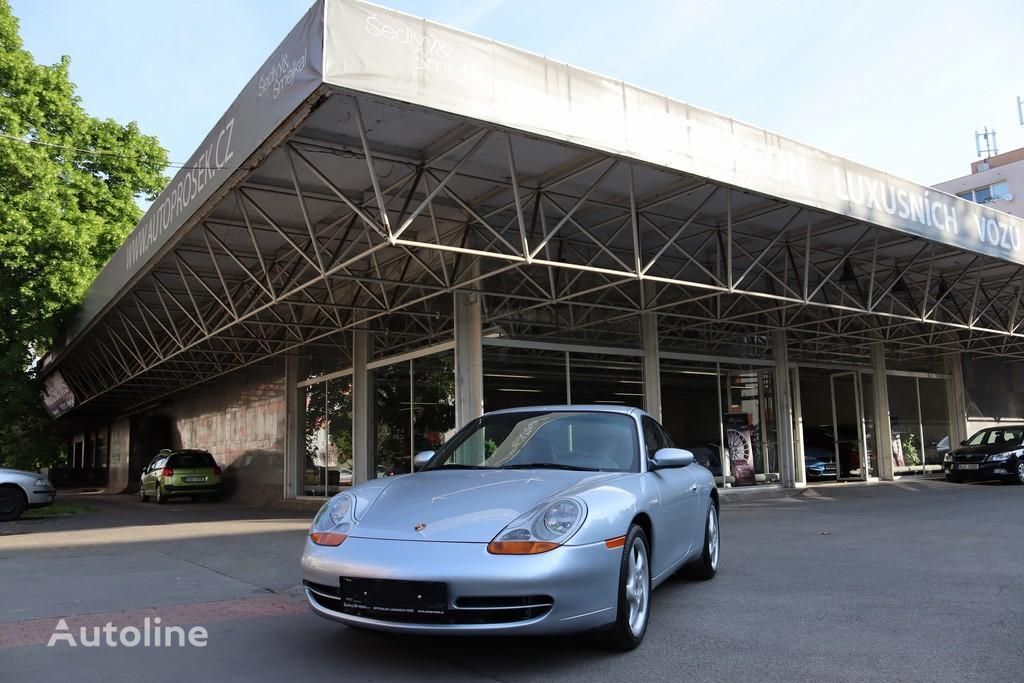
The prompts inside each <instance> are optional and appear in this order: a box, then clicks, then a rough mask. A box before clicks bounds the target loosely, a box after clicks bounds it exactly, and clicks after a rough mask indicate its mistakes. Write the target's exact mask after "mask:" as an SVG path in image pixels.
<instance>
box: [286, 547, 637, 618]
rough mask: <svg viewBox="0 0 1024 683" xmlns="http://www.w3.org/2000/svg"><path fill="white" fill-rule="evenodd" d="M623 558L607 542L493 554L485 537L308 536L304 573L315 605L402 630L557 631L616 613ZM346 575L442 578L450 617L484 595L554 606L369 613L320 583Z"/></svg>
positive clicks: (325, 613)
mask: <svg viewBox="0 0 1024 683" xmlns="http://www.w3.org/2000/svg"><path fill="white" fill-rule="evenodd" d="M621 559H622V549H621V548H615V549H609V548H607V547H606V546H605V544H604V543H595V544H591V545H583V546H562V547H560V548H556V549H555V550H551V551H549V552H546V553H541V554H539V555H492V554H490V553H488V552H487V545H486V544H484V543H439V542H433V541H390V540H378V539H366V538H352V537H349V538H348V539H346V540H345V542H344V543H342V544H341V545H340V546H338V547H335V548H332V547H326V546H318V545H316V544H314V543H313V542H312V541H309V540H308V539H307V541H306V549H305V551H304V553H303V555H302V575H303V579H304V581H305V583H306V598H307V599H308V600H309V604H310V607H312V609H313V611H314V612H315V613H317V614H318V615H320V616H322V617H325V618H327V619H333V620H334V621H340V622H342V623H346V624H350V625H353V626H361V627H364V628H372V629H377V630H382V631H394V632H402V633H440V634H444V633H447V634H460V635H466V634H481V635H483V634H492V635H494V634H511V633H516V634H531V635H535V634H555V633H570V632H576V631H586V630H590V629H595V628H600V627H602V626H607V625H609V624H611V623H612V622H613V621H614V620H615V616H616V607H617V600H618V584H619V567H620V562H621ZM342 576H349V577H360V578H380V579H400V580H405V581H440V582H443V583H445V584H446V585H447V586H448V614H449V615H451V617H452V621H460V622H461V621H464V620H465V618H470V619H471V618H473V617H470V616H469V615H467V612H468V611H470V610H471V609H472V608H466V607H460V606H459V605H460V604H462V605H465V604H480V603H481V602H485V601H486V599H496V598H516V597H519V596H548V597H549V598H550V603H551V606H550V608H549V609H546V610H543V611H542V613H538V614H537V615H535V616H527V617H525V618H524V615H525V613H524V611H523V610H522V609H519V608H516V609H510V610H509V612H508V613H509V614H510V619H514V620H508V621H502V620H501V617H500V614H501V613H498V612H492V614H491V615H490V617H489V618H488V623H426V622H422V623H420V622H416V621H412V620H409V619H408V618H406V619H403V620H402V621H394V620H388V619H377V618H370V617H366V616H357V615H354V614H348V613H345V612H343V611H341V610H342V607H341V602H340V600H338V599H337V598H335V599H334V600H331V599H330V596H325V595H324V593H326V592H327V591H321V590H318V588H317V586H321V587H324V588H329V587H339V586H340V581H341V577H342ZM311 584H312V585H311ZM476 609H479V608H476ZM495 609H505V608H495Z"/></svg>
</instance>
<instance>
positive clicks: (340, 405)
mask: <svg viewBox="0 0 1024 683" xmlns="http://www.w3.org/2000/svg"><path fill="white" fill-rule="evenodd" d="M326 400H327V407H326V411H327V412H326V415H327V425H326V426H327V444H326V449H327V450H326V458H325V462H324V465H325V467H326V470H327V472H326V475H325V476H326V479H327V495H334V494H335V493H337V492H338V491H339V490H341V488H342V487H345V486H351V485H352V472H353V471H354V468H353V464H354V463H353V462H352V382H351V380H349V379H348V378H347V377H345V378H340V379H332V380H329V381H328V382H327V395H326Z"/></svg>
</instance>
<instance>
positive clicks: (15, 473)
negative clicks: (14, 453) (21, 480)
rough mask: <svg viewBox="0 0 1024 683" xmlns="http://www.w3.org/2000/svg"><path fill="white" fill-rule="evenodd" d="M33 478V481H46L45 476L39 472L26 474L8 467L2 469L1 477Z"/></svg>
mask: <svg viewBox="0 0 1024 683" xmlns="http://www.w3.org/2000/svg"><path fill="white" fill-rule="evenodd" d="M5 476H7V477H15V476H17V477H32V478H33V479H45V478H46V477H44V476H43V475H41V474H39V473H38V472H26V471H25V470H11V469H7V468H6V467H0V477H5Z"/></svg>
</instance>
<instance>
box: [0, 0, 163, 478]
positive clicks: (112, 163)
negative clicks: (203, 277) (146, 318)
mask: <svg viewBox="0 0 1024 683" xmlns="http://www.w3.org/2000/svg"><path fill="white" fill-rule="evenodd" d="M70 64H71V61H70V59H69V58H68V57H63V58H62V59H61V61H60V62H59V63H57V64H54V65H52V66H47V65H42V64H37V63H36V62H35V60H34V59H33V57H32V55H31V54H30V53H29V52H28V51H26V50H25V49H24V47H23V45H22V42H21V38H20V36H19V34H18V22H17V19H15V17H14V15H13V13H12V12H11V7H10V5H9V4H8V2H7V0H0V392H2V394H0V463H6V464H8V465H16V466H21V467H33V466H38V465H40V464H48V461H51V460H52V459H53V457H55V453H56V452H57V448H56V445H55V444H56V441H55V439H54V437H53V435H52V431H53V429H52V424H51V422H50V420H49V419H48V417H47V416H46V414H45V410H44V409H43V407H42V404H41V401H40V395H39V388H40V387H39V380H38V378H37V377H36V374H35V372H34V370H33V369H32V367H31V365H32V363H33V360H34V359H35V358H36V357H38V356H40V355H42V354H43V353H44V352H45V351H46V350H48V349H49V348H50V346H51V344H52V343H53V340H54V337H55V336H56V334H57V322H58V321H59V320H61V319H62V318H64V317H66V316H67V315H68V314H69V313H70V312H71V311H72V310H73V308H74V307H75V306H76V305H77V304H78V303H79V302H80V301H81V299H82V297H83V295H84V294H85V291H86V289H87V288H88V286H89V283H90V282H92V280H93V278H94V277H95V276H96V274H97V273H98V272H99V270H100V269H101V268H102V267H103V265H104V264H105V263H106V262H107V260H109V259H110V257H111V256H112V255H113V253H114V251H116V250H117V248H118V246H119V245H120V244H121V242H122V241H123V240H124V238H125V237H126V236H127V234H128V233H129V232H130V231H131V229H132V228H133V227H134V226H135V224H136V223H137V222H138V221H139V219H140V218H141V217H142V211H141V209H140V208H139V206H138V204H137V203H136V200H137V199H139V198H146V199H149V200H152V199H154V198H155V196H156V194H157V193H158V192H159V191H160V190H161V189H162V188H163V186H164V185H165V184H166V178H165V177H164V175H163V171H164V169H165V168H166V166H167V152H166V150H164V148H163V147H161V146H160V144H159V142H158V141H157V139H156V138H155V137H152V136H148V135H143V134H142V133H141V132H140V131H139V127H138V125H137V124H135V123H129V124H127V125H122V124H120V123H117V122H116V121H112V120H109V119H105V120H104V119H98V118H95V117H92V116H89V115H88V114H87V113H86V112H85V110H84V109H83V108H82V104H81V101H80V99H79V98H78V96H77V95H76V94H75V85H74V83H72V82H71V79H70V77H69V68H70Z"/></svg>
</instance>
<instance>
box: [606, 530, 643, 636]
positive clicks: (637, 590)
mask: <svg viewBox="0 0 1024 683" xmlns="http://www.w3.org/2000/svg"><path fill="white" fill-rule="evenodd" d="M650 558H651V553H650V544H649V543H648V541H647V534H645V533H644V530H643V529H642V528H641V527H640V526H639V525H636V524H634V525H633V526H631V527H630V528H629V533H628V534H626V543H625V545H624V546H623V547H622V561H621V562H620V563H619V599H618V611H617V613H616V617H615V623H614V624H613V625H612V627H611V629H610V630H609V631H608V633H607V634H606V638H605V643H606V645H607V646H608V647H610V648H612V649H615V650H620V651H622V652H626V651H628V650H632V649H634V648H636V646H637V645H639V644H640V643H641V642H642V641H643V639H644V634H646V633H647V624H648V622H649V621H650V616H651V560H650Z"/></svg>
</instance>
